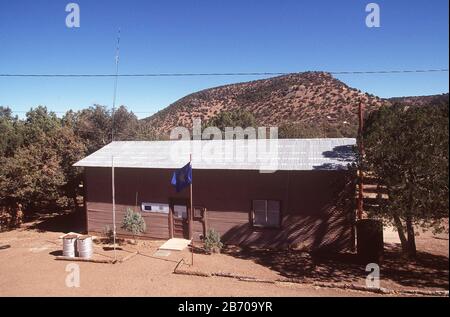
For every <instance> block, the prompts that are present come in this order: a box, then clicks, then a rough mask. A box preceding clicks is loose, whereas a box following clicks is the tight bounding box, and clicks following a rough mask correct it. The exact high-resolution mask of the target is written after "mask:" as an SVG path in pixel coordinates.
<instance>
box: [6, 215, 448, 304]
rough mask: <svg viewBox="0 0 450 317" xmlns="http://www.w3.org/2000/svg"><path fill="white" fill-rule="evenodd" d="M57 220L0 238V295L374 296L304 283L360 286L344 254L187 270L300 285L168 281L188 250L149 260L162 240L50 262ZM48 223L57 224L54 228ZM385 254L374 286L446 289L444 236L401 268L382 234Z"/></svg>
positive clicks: (360, 271) (204, 259)
mask: <svg viewBox="0 0 450 317" xmlns="http://www.w3.org/2000/svg"><path fill="white" fill-rule="evenodd" d="M70 216H71V215H68V216H67V217H69V218H61V216H56V217H51V216H50V217H48V218H46V219H43V220H40V221H35V222H30V223H28V224H26V225H24V226H23V227H22V228H20V229H17V230H13V231H9V232H3V233H0V296H226V297H232V296H256V297H264V296H378V295H376V294H373V293H366V292H358V291H345V290H340V289H329V288H318V287H314V286H312V285H311V284H310V282H312V281H323V282H343V283H345V282H352V283H357V284H361V285H364V279H365V276H366V275H367V273H366V272H365V270H364V268H365V266H364V265H361V264H358V263H355V261H354V259H353V258H352V255H346V256H342V255H341V256H340V257H337V258H329V257H328V258H323V257H316V256H310V255H307V254H305V253H295V252H274V251H267V250H243V249H239V248H227V249H225V250H224V252H223V254H219V255H212V256H211V255H205V254H195V255H194V266H193V267H192V268H189V267H188V266H187V265H185V268H187V269H191V270H192V269H195V270H201V271H205V272H225V273H233V274H242V275H247V276H248V275H250V276H253V277H256V278H261V279H276V278H280V277H296V278H302V279H304V280H305V284H293V283H277V284H266V283H255V282H244V281H238V280H235V279H230V278H222V277H209V278H205V277H197V276H186V275H178V274H173V270H174V268H175V266H176V265H177V263H178V262H179V261H180V260H181V259H182V258H183V259H184V260H185V262H186V263H191V260H192V259H191V253H190V252H188V251H183V252H171V254H170V255H169V256H167V257H155V256H154V255H153V254H154V252H155V251H156V250H157V247H158V246H159V245H161V244H162V243H163V241H145V242H140V243H139V244H138V245H137V246H135V245H131V244H124V245H122V246H121V248H122V249H123V250H119V251H117V252H116V256H117V258H119V259H121V258H123V257H125V256H127V255H129V254H132V252H134V251H135V250H136V249H139V251H140V252H141V253H142V254H140V255H136V256H134V257H132V258H130V259H129V260H127V261H125V262H123V263H116V264H100V263H84V262H72V261H70V262H67V261H57V260H55V256H57V255H61V249H62V241H61V240H60V239H59V237H60V236H61V235H62V234H63V233H64V232H68V231H75V230H70V229H73V228H69V227H63V228H61V226H57V229H56V230H54V228H55V226H54V224H55V223H57V222H61V221H60V220H64V221H63V222H64V223H67V221H68V219H70ZM55 219H59V220H58V221H55ZM385 236H386V241H387V247H388V251H387V252H386V256H385V260H384V263H383V264H382V266H381V286H384V287H389V288H395V289H402V288H403V289H404V288H416V289H417V288H419V289H440V290H442V289H446V290H448V269H449V268H448V249H449V245H448V235H442V236H438V237H435V236H432V235H430V234H426V235H421V236H419V237H418V243H417V244H418V248H419V250H420V253H419V260H417V261H416V262H414V263H412V262H405V260H404V259H402V258H400V257H399V256H398V252H397V248H398V246H397V244H396V243H397V242H396V241H395V235H392V236H390V235H389V232H388V233H387V235H385ZM95 252H96V253H95V258H96V259H108V258H113V257H114V252H113V251H112V250H109V249H105V248H104V245H96V246H95ZM71 263H76V264H78V265H79V268H80V287H68V286H66V279H67V276H68V275H70V274H71V273H70V272H67V271H66V269H67V265H68V264H71Z"/></svg>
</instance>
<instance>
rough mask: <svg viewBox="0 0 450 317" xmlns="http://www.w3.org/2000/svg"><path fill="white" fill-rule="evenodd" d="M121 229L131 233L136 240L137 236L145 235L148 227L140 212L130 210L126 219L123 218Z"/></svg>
mask: <svg viewBox="0 0 450 317" xmlns="http://www.w3.org/2000/svg"><path fill="white" fill-rule="evenodd" d="M121 228H122V229H125V230H126V231H128V232H131V233H132V234H133V237H134V239H135V240H136V235H138V234H140V233H144V232H145V230H146V229H147V226H146V225H145V221H144V218H142V216H141V214H140V213H139V212H135V211H133V209H131V208H128V209H127V212H126V214H125V217H124V218H123V221H122V227H121Z"/></svg>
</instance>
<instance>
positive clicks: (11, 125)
mask: <svg viewBox="0 0 450 317" xmlns="http://www.w3.org/2000/svg"><path fill="white" fill-rule="evenodd" d="M22 130H23V124H22V122H21V121H20V120H19V119H18V118H17V116H13V115H12V111H11V109H10V108H7V107H0V136H1V137H0V157H5V156H12V155H14V152H15V150H16V149H17V148H18V147H19V146H20V145H21V144H22V143H23V131H22Z"/></svg>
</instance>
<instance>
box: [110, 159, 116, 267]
mask: <svg viewBox="0 0 450 317" xmlns="http://www.w3.org/2000/svg"><path fill="white" fill-rule="evenodd" d="M114 176H115V175H114V156H111V187H112V212H113V215H112V216H113V243H114V245H113V248H114V260H116V185H115V177H114Z"/></svg>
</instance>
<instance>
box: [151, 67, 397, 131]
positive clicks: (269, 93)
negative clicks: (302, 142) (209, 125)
mask: <svg viewBox="0 0 450 317" xmlns="http://www.w3.org/2000/svg"><path fill="white" fill-rule="evenodd" d="M360 101H361V102H362V103H363V104H364V107H365V111H366V112H370V111H373V110H375V109H378V108H379V107H380V106H382V105H390V104H392V102H395V100H394V99H392V100H386V99H381V98H379V97H376V96H374V95H370V94H367V93H363V92H361V91H360V90H358V89H354V88H351V87H349V86H347V85H346V84H345V83H343V82H341V81H339V80H338V79H336V78H334V77H333V76H332V75H331V74H329V73H325V72H305V73H295V74H289V75H284V76H279V77H274V78H268V79H262V80H255V81H251V82H245V83H238V84H232V85H226V86H221V87H216V88H211V89H206V90H202V91H199V92H196V93H193V94H190V95H188V96H186V97H184V98H181V99H180V100H178V101H176V102H175V103H173V104H171V105H170V106H168V107H167V108H165V109H163V110H161V111H159V112H157V113H155V114H154V115H152V116H151V117H149V118H146V119H144V121H146V122H147V123H148V124H149V125H150V126H152V127H153V128H154V129H155V130H156V133H157V134H159V135H168V134H169V133H170V131H171V129H172V128H173V127H176V126H183V127H187V128H191V127H192V119H193V118H200V119H201V120H202V123H206V122H207V121H209V120H211V119H213V118H214V117H216V116H217V115H218V114H220V113H222V112H226V111H235V110H238V109H239V110H245V111H247V112H250V113H251V114H253V116H254V117H255V121H256V123H257V124H258V125H259V126H278V127H283V126H295V127H296V129H297V130H299V129H300V130H301V131H302V133H300V134H299V133H297V132H295V133H293V134H292V133H287V135H290V136H291V137H295V136H297V137H298V136H299V135H300V136H302V137H341V136H346V137H354V136H356V131H357V126H358V105H359V102H360ZM298 127H300V128H298ZM318 127H320V129H319V128H318ZM297 130H296V131H297Z"/></svg>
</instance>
